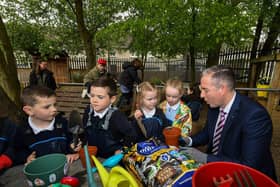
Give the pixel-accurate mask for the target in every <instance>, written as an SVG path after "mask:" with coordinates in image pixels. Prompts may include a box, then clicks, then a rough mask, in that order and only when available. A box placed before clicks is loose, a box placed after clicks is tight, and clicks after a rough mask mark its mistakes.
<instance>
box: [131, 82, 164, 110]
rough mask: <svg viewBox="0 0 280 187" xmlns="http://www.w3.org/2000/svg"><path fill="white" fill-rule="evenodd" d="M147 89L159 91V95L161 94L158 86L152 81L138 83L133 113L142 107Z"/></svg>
mask: <svg viewBox="0 0 280 187" xmlns="http://www.w3.org/2000/svg"><path fill="white" fill-rule="evenodd" d="M147 91H151V92H152V91H155V92H157V95H158V96H159V94H158V93H159V92H158V89H157V88H156V86H155V85H154V84H152V83H150V82H147V81H145V82H142V83H141V84H139V85H138V88H137V89H136V93H135V94H134V96H133V103H132V110H131V112H132V113H131V114H134V112H135V110H136V109H138V108H140V107H141V101H142V99H143V97H144V94H145V92H147Z"/></svg>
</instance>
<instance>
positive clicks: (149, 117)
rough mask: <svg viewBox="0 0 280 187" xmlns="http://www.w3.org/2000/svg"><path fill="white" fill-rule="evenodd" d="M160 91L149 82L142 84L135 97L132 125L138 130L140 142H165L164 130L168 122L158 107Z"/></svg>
mask: <svg viewBox="0 0 280 187" xmlns="http://www.w3.org/2000/svg"><path fill="white" fill-rule="evenodd" d="M158 98H159V95H158V90H157V88H156V87H155V86H154V85H152V84H151V83H149V82H143V83H141V84H140V85H139V86H138V88H137V93H136V97H135V99H134V100H135V102H134V106H135V110H134V112H133V119H132V124H133V125H134V127H135V128H136V130H137V133H138V141H144V140H147V139H149V138H152V137H154V138H156V139H159V140H161V141H164V137H163V134H162V130H163V129H164V128H165V127H166V126H168V121H167V119H166V117H165V115H164V113H163V112H162V110H161V109H159V108H157V105H158Z"/></svg>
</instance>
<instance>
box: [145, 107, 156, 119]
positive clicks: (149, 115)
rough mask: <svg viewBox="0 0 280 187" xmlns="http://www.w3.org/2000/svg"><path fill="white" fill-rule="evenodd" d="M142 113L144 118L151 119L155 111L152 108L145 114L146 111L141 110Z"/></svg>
mask: <svg viewBox="0 0 280 187" xmlns="http://www.w3.org/2000/svg"><path fill="white" fill-rule="evenodd" d="M142 112H143V114H144V116H145V117H146V118H151V117H153V116H154V115H155V113H156V109H155V108H154V109H153V110H151V111H149V112H147V111H145V110H143V109H142Z"/></svg>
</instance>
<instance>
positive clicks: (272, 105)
mask: <svg viewBox="0 0 280 187" xmlns="http://www.w3.org/2000/svg"><path fill="white" fill-rule="evenodd" d="M274 60H275V61H276V64H275V67H274V72H273V75H272V79H271V82H270V86H271V88H280V53H279V54H276V55H275V58H274ZM279 102H280V94H279V92H271V93H269V94H268V100H267V106H266V108H267V110H268V112H269V113H270V115H271V116H272V115H276V116H277V117H279V118H280V109H279Z"/></svg>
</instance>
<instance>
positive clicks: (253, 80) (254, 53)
mask: <svg viewBox="0 0 280 187" xmlns="http://www.w3.org/2000/svg"><path fill="white" fill-rule="evenodd" d="M263 18H264V10H262V11H261V14H260V16H259V18H258V22H257V26H256V32H255V36H254V41H253V45H252V49H251V55H250V59H251V60H253V59H255V58H256V57H257V49H258V46H259V41H260V36H261V32H262V28H263ZM252 67H253V65H252V63H250V67H249V81H248V87H249V88H253V87H255V85H256V80H257V78H256V76H252Z"/></svg>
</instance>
